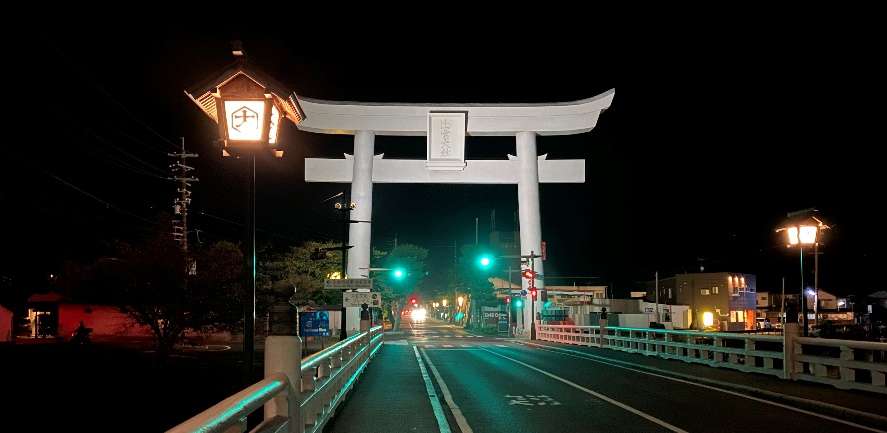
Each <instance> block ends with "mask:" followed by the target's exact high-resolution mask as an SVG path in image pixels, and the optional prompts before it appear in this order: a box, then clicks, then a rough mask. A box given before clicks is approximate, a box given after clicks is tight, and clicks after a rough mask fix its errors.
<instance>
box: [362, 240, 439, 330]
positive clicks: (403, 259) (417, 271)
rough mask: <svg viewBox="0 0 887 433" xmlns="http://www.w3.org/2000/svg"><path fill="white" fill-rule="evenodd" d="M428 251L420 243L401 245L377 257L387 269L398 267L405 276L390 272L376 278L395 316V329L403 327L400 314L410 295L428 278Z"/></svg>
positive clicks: (388, 308)
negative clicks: (426, 269) (426, 261)
mask: <svg viewBox="0 0 887 433" xmlns="http://www.w3.org/2000/svg"><path fill="white" fill-rule="evenodd" d="M427 258H428V250H427V249H425V248H422V247H420V246H417V245H412V244H400V245H398V246H397V248H394V249H393V250H391V251H390V252H389V253H387V254H380V255H379V256H377V258H376V259H377V261H379V262H381V263H380V264H381V265H382V266H380V267H383V268H389V269H398V270H401V271H402V272H403V274H402V275H400V276H397V275H395V272H394V271H387V272H384V273H382V274H379V275H378V276H376V277H375V278H374V285H375V286H376V288H377V290H379V291H380V292H381V293H382V303H383V306H384V308H385V309H386V310H388V311H389V312H390V314H389V317H392V319H393V320H392V323H393V329H394V330H398V329H400V316H401V311H402V310H403V307H404V306H405V305H406V297H407V295H409V294H410V293H414V292H415V291H416V289H417V287H419V286H420V285H421V283H422V282H423V281H424V280H425V276H426V272H425V260H426V259H427Z"/></svg>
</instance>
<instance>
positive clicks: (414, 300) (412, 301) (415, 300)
mask: <svg viewBox="0 0 887 433" xmlns="http://www.w3.org/2000/svg"><path fill="white" fill-rule="evenodd" d="M418 302H419V300H417V299H416V297H415V296H412V297H410V304H413V305H416V304H417V303H418Z"/></svg>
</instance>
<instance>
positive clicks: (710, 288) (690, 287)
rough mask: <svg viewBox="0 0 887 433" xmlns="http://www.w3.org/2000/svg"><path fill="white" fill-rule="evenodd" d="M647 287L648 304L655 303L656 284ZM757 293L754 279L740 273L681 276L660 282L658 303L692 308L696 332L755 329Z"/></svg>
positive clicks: (652, 283)
mask: <svg viewBox="0 0 887 433" xmlns="http://www.w3.org/2000/svg"><path fill="white" fill-rule="evenodd" d="M647 287H649V288H648V289H647V296H646V300H647V301H648V302H655V301H656V290H655V283H654V282H649V283H647ZM755 292H756V278H755V276H754V275H752V274H744V273H737V272H709V273H693V274H678V275H675V276H673V277H669V278H663V279H660V280H659V303H660V304H672V305H674V304H678V305H689V306H690V327H691V328H693V329H705V330H716V331H743V330H751V329H755V310H756V299H755Z"/></svg>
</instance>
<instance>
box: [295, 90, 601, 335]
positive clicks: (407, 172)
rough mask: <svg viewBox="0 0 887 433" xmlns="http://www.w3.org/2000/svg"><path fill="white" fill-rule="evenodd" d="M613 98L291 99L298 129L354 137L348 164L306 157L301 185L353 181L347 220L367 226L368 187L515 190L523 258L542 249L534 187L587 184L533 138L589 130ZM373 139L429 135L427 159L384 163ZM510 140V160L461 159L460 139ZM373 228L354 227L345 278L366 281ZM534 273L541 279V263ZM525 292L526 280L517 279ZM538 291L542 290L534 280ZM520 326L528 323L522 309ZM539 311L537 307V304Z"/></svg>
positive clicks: (579, 170) (351, 318)
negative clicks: (532, 100)
mask: <svg viewBox="0 0 887 433" xmlns="http://www.w3.org/2000/svg"><path fill="white" fill-rule="evenodd" d="M615 94H616V90H615V89H611V90H609V91H607V92H604V93H602V94H600V95H598V96H595V97H593V98H589V99H583V100H580V101H573V102H562V103H552V104H462V105H455V104H453V105H449V104H447V105H444V104H389V103H385V104H377V103H364V102H338V101H324V100H317V99H309V98H303V97H299V96H297V95H294V97H295V98H296V99H297V100H298V102H299V105H300V106H301V108H302V110H303V111H304V113H305V117H304V119H303V120H302V121H301V122H300V123H299V124H298V128H299V129H301V130H303V131H308V132H316V133H322V134H346V135H354V154H353V155H348V154H346V155H345V159H320V158H306V159H305V181H306V182H336V183H351V201H352V202H354V203H355V204H356V208H355V209H354V210H352V211H351V219H353V220H358V221H371V220H372V211H373V183H464V184H517V192H518V213H519V223H520V248H521V254H522V255H526V254H530V252H531V251H534V252H536V253H537V254H538V253H539V252H540V251H541V243H542V224H541V216H540V212H539V183H540V182H542V183H584V182H585V160H582V159H574V160H549V159H547V158H546V157H547V155H538V154H537V151H536V136H537V135H569V134H581V133H584V132H588V131H591V130H592V129H594V127H595V125H596V124H597V120H598V117H599V116H600V113H601V112H602V111H603V110H606V109H607V108H608V107H609V106H610V104H611V103H612V101H613V97H614V96H615ZM376 135H400V136H426V137H427V139H426V143H427V159H426V160H402V159H396V160H389V159H384V158H383V155H375V154H374V148H375V136H376ZM466 135H469V136H514V137H516V144H517V146H516V147H517V152H516V154H517V155H516V156H514V155H508V159H507V160H467V161H466V160H465V136H466ZM370 234H371V225H370V223H359V224H351V227H350V229H349V234H348V243H349V245H353V246H354V247H353V248H352V249H351V250H349V252H348V264H347V272H348V275H350V276H355V277H356V276H368V275H366V273H367V272H364V271H365V270H366V269H368V268H369V267H370V254H371V244H370ZM535 265H536V271H537V272H539V273H542V274H544V269H543V264H542V261H541V260H539V261H536V264H535ZM521 285H522V287H523V288H524V289H526V288H527V281H526V280H522V283H521ZM536 285H537V287H538V288H539V289H540V290H542V289H544V287H545V283H544V280H537V282H536ZM524 311H525V315H524V318H523V323H529V321H530V316H529V314H530V312H529V309H524ZM536 311H537V312H538V311H541V302H537V303H536ZM347 315H348V318H347V319H348V320H347V324H348V327H349V329H348V332H349V333H351V332H353V331H354V330H356V329H357V327H358V324H359V319H358V315H359V312H358V309H357V308H349V309H348V312H347Z"/></svg>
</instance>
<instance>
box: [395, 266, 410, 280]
mask: <svg viewBox="0 0 887 433" xmlns="http://www.w3.org/2000/svg"><path fill="white" fill-rule="evenodd" d="M406 274H407V273H406V272H404V270H403V269H400V268H398V269H395V270H394V278H397V279H398V280H402V279H403V277H405V276H406Z"/></svg>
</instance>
